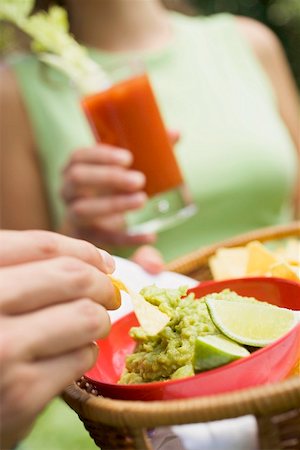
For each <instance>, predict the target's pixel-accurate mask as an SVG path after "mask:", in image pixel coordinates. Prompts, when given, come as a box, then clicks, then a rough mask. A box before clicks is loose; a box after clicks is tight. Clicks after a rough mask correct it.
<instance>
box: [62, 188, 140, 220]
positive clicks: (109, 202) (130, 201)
mask: <svg viewBox="0 0 300 450" xmlns="http://www.w3.org/2000/svg"><path fill="white" fill-rule="evenodd" d="M146 200H147V196H146V194H145V193H144V192H138V193H136V194H127V195H125V194H124V195H112V196H106V197H102V198H96V197H91V198H82V199H79V200H75V201H74V202H73V203H72V204H71V205H70V207H69V213H68V214H69V217H70V219H71V220H72V221H74V223H76V224H77V225H85V224H90V223H92V222H93V220H94V219H96V218H99V217H102V216H108V215H111V214H115V213H120V212H124V213H125V212H126V211H130V210H135V209H138V208H141V207H142V206H143V205H144V204H145V202H146Z"/></svg>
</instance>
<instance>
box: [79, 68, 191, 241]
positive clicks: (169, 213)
mask: <svg viewBox="0 0 300 450" xmlns="http://www.w3.org/2000/svg"><path fill="white" fill-rule="evenodd" d="M119 73H120V72H119ZM121 75H122V77H123V76H124V72H123V71H121ZM82 106H83V109H84V111H85V113H86V115H87V117H88V119H89V122H90V124H91V127H92V129H93V131H94V134H95V137H96V139H97V140H98V141H101V142H103V143H106V144H110V145H115V146H118V147H122V148H126V149H129V150H130V151H131V152H132V154H133V164H132V169H134V170H138V171H141V172H143V173H144V174H145V176H146V186H145V191H146V193H147V195H148V197H149V200H148V202H147V204H146V206H145V207H144V208H143V209H142V210H140V211H135V212H130V213H128V214H127V216H126V218H127V224H128V232H129V233H131V234H136V233H151V232H156V231H159V230H162V229H166V228H169V227H171V226H174V225H176V224H178V223H179V222H181V221H182V220H185V219H187V218H188V217H190V216H191V215H193V214H194V213H195V210H196V207H195V205H194V204H193V202H192V200H191V197H190V195H189V192H188V190H187V188H186V186H185V184H184V181H183V178H182V174H181V172H180V170H179V167H178V164H177V162H176V158H175V155H174V152H173V149H172V145H171V142H170V139H169V136H168V134H167V132H166V129H165V127H164V124H163V121H162V118H161V116H160V113H159V109H158V106H157V104H156V101H155V97H154V94H153V91H152V88H151V85H150V83H149V80H148V77H147V75H146V74H145V73H138V74H135V75H134V76H132V74H130V75H129V76H128V73H127V72H126V76H125V79H121V81H120V80H118V81H117V82H116V83H115V84H114V85H112V86H111V87H109V88H107V89H106V90H103V91H100V92H98V93H95V94H91V95H88V96H86V97H84V98H83V100H82Z"/></svg>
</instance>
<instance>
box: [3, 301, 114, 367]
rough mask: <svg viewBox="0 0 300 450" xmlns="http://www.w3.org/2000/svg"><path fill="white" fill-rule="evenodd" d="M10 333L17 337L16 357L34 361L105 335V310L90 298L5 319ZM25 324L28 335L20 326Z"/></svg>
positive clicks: (106, 332) (107, 329) (66, 350)
mask: <svg viewBox="0 0 300 450" xmlns="http://www.w3.org/2000/svg"><path fill="white" fill-rule="evenodd" d="M7 320H8V321H9V323H10V327H11V332H14V333H15V336H18V337H19V339H18V346H17V347H16V348H15V349H14V354H15V356H16V357H21V358H22V359H23V360H25V361H34V360H37V359H44V358H48V357H53V356H57V355H60V354H63V353H67V352H70V351H73V350H76V349H78V348H80V347H82V346H85V345H87V344H89V343H90V342H92V341H95V340H97V339H101V338H104V337H105V336H107V334H108V332H109V330H110V319H109V315H108V313H107V311H106V310H105V309H104V308H103V307H102V306H100V305H97V304H96V303H94V302H93V301H92V300H90V299H80V300H76V301H74V302H71V303H64V304H61V305H55V306H53V307H50V308H45V309H43V310H40V311H37V312H33V313H29V314H25V315H23V316H22V317H20V316H18V317H10V318H7ZM25 320H26V321H27V329H28V330H30V333H26V334H25V333H24V330H23V329H22V324H23V323H24V321H25Z"/></svg>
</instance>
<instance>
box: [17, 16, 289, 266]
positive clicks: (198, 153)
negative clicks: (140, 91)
mask: <svg viewBox="0 0 300 450" xmlns="http://www.w3.org/2000/svg"><path fill="white" fill-rule="evenodd" d="M171 20H172V21H173V26H174V30H175V37H174V39H173V42H172V44H170V45H169V46H168V48H165V49H164V50H160V51H158V52H155V53H153V52H152V53H148V54H145V53H143V54H140V55H139V56H140V57H141V58H142V59H143V60H144V63H145V65H146V68H147V70H148V73H149V75H150V78H151V81H152V84H153V87H154V90H155V93H156V96H157V99H158V102H159V106H160V108H161V112H162V115H163V118H164V120H165V123H166V126H167V127H169V128H171V129H177V130H179V131H180V133H181V139H180V142H179V143H178V145H177V146H176V150H175V151H176V155H177V158H178V161H179V164H180V166H181V169H182V172H183V175H184V178H185V180H186V182H187V184H188V185H189V188H190V190H191V192H192V195H193V198H194V200H195V203H196V204H197V205H198V213H197V214H196V215H195V216H194V217H193V218H191V219H189V220H188V221H186V222H185V223H183V224H181V225H179V226H177V227H174V228H172V229H170V230H167V231H164V232H162V233H160V234H159V237H158V242H157V247H158V248H159V249H160V250H161V251H162V253H163V254H164V256H165V258H166V259H167V260H170V259H172V258H174V257H176V256H178V255H182V254H185V253H188V252H190V251H191V250H193V249H195V248H198V247H200V246H202V245H206V244H209V243H212V242H214V241H218V240H221V239H225V238H227V237H229V236H232V235H235V234H238V233H242V232H245V231H247V230H250V229H253V228H258V227H263V226H268V225H273V224H277V223H280V222H287V221H288V220H290V219H291V192H292V189H293V185H294V181H295V177H296V150H295V148H294V146H293V143H292V141H291V138H290V135H289V132H288V130H287V128H286V127H285V124H284V123H283V121H282V119H281V117H280V116H279V113H278V109H277V104H276V99H275V95H274V93H273V91H272V87H271V85H270V83H269V80H268V79H267V76H266V75H265V73H264V71H263V69H262V68H261V66H260V64H259V62H258V61H257V60H256V58H255V55H254V54H253V53H252V50H251V48H250V47H249V45H248V43H247V42H246V41H244V40H243V37H242V36H241V34H240V32H239V31H238V29H237V26H236V23H235V19H234V18H233V17H232V16H230V15H228V14H220V15H216V16H213V17H211V18H190V17H185V16H182V15H179V14H175V13H174V14H172V16H171ZM91 55H92V56H93V57H94V58H95V60H96V61H99V62H100V63H102V64H104V65H105V64H106V63H107V62H111V61H115V60H121V59H122V58H123V57H124V54H123V55H122V54H116V53H114V54H108V53H104V52H99V51H95V50H93V51H91ZM127 56H128V55H126V57H127ZM11 64H12V67H13V69H14V71H15V73H16V75H17V78H18V81H19V84H20V86H21V92H22V95H23V97H24V101H25V104H26V106H27V108H28V112H29V114H30V117H31V120H32V124H33V129H34V132H35V135H36V139H37V142H38V145H39V150H40V157H41V161H42V165H43V169H44V173H45V177H46V182H47V187H48V192H49V198H50V202H51V208H52V213H53V216H54V217H55V221H56V224H58V223H59V222H60V220H61V218H62V215H63V206H62V203H61V200H60V199H59V195H58V192H59V186H60V170H61V167H62V166H63V164H64V163H65V162H66V161H67V160H68V157H69V155H70V153H71V152H72V150H74V149H76V148H78V147H81V146H88V145H90V144H92V143H93V142H94V140H93V137H92V134H91V131H90V129H89V126H88V125H87V122H86V120H85V119H84V117H83V114H82V112H81V110H80V107H79V103H78V99H77V98H76V95H75V94H74V91H73V90H72V88H71V87H70V85H69V83H68V81H67V80H66V79H65V78H64V77H63V76H62V75H61V74H58V73H55V72H54V71H52V70H49V69H45V68H43V67H41V65H40V64H39V63H38V62H37V60H36V59H35V57H33V56H28V55H27V56H18V57H15V58H14V59H13V61H11ZM131 251H132V249H128V248H127V249H116V250H115V253H118V254H121V255H123V256H124V255H128V254H130V253H131Z"/></svg>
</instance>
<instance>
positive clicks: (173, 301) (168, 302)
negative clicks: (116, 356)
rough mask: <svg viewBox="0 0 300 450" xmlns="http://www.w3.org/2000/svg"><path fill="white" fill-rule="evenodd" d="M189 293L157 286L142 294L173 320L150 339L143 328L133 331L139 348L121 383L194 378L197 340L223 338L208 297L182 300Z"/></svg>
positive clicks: (230, 295) (230, 296)
mask: <svg viewBox="0 0 300 450" xmlns="http://www.w3.org/2000/svg"><path fill="white" fill-rule="evenodd" d="M186 292H187V289H186V287H180V288H179V289H162V288H159V287H156V286H149V287H146V288H144V289H143V290H142V291H141V295H143V297H144V298H145V299H146V300H147V301H148V302H150V303H152V304H153V305H156V306H157V307H158V308H159V309H160V310H161V311H162V312H164V313H166V314H167V315H168V316H169V317H170V318H171V319H170V322H169V323H168V324H167V325H166V326H165V328H164V329H163V330H162V331H161V332H160V333H158V334H157V335H156V336H149V335H147V334H146V333H145V331H144V330H143V329H142V328H141V327H134V328H131V330H130V336H131V337H132V338H133V339H134V340H135V341H136V343H137V346H136V349H135V351H134V353H133V354H131V355H129V356H127V358H126V368H125V370H124V373H123V374H122V376H121V378H120V381H119V383H122V384H136V383H147V382H151V381H163V380H168V379H174V378H182V377H186V376H191V375H194V368H193V364H192V361H193V356H194V346H195V340H196V338H197V336H204V335H207V334H219V331H218V330H217V328H216V327H215V325H214V324H213V322H212V320H211V318H210V316H209V313H208V310H207V307H206V304H205V301H204V300H205V298H207V297H203V298H202V299H199V300H197V301H195V297H194V294H190V295H188V296H187V297H185V298H182V297H184V296H185V295H186ZM211 295H213V297H214V298H219V299H221V300H222V299H223V300H233V301H241V300H243V301H245V297H240V296H239V295H237V294H236V293H235V292H231V291H229V290H225V291H223V292H221V293H218V294H210V295H209V296H211ZM248 300H250V301H255V299H248Z"/></svg>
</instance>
